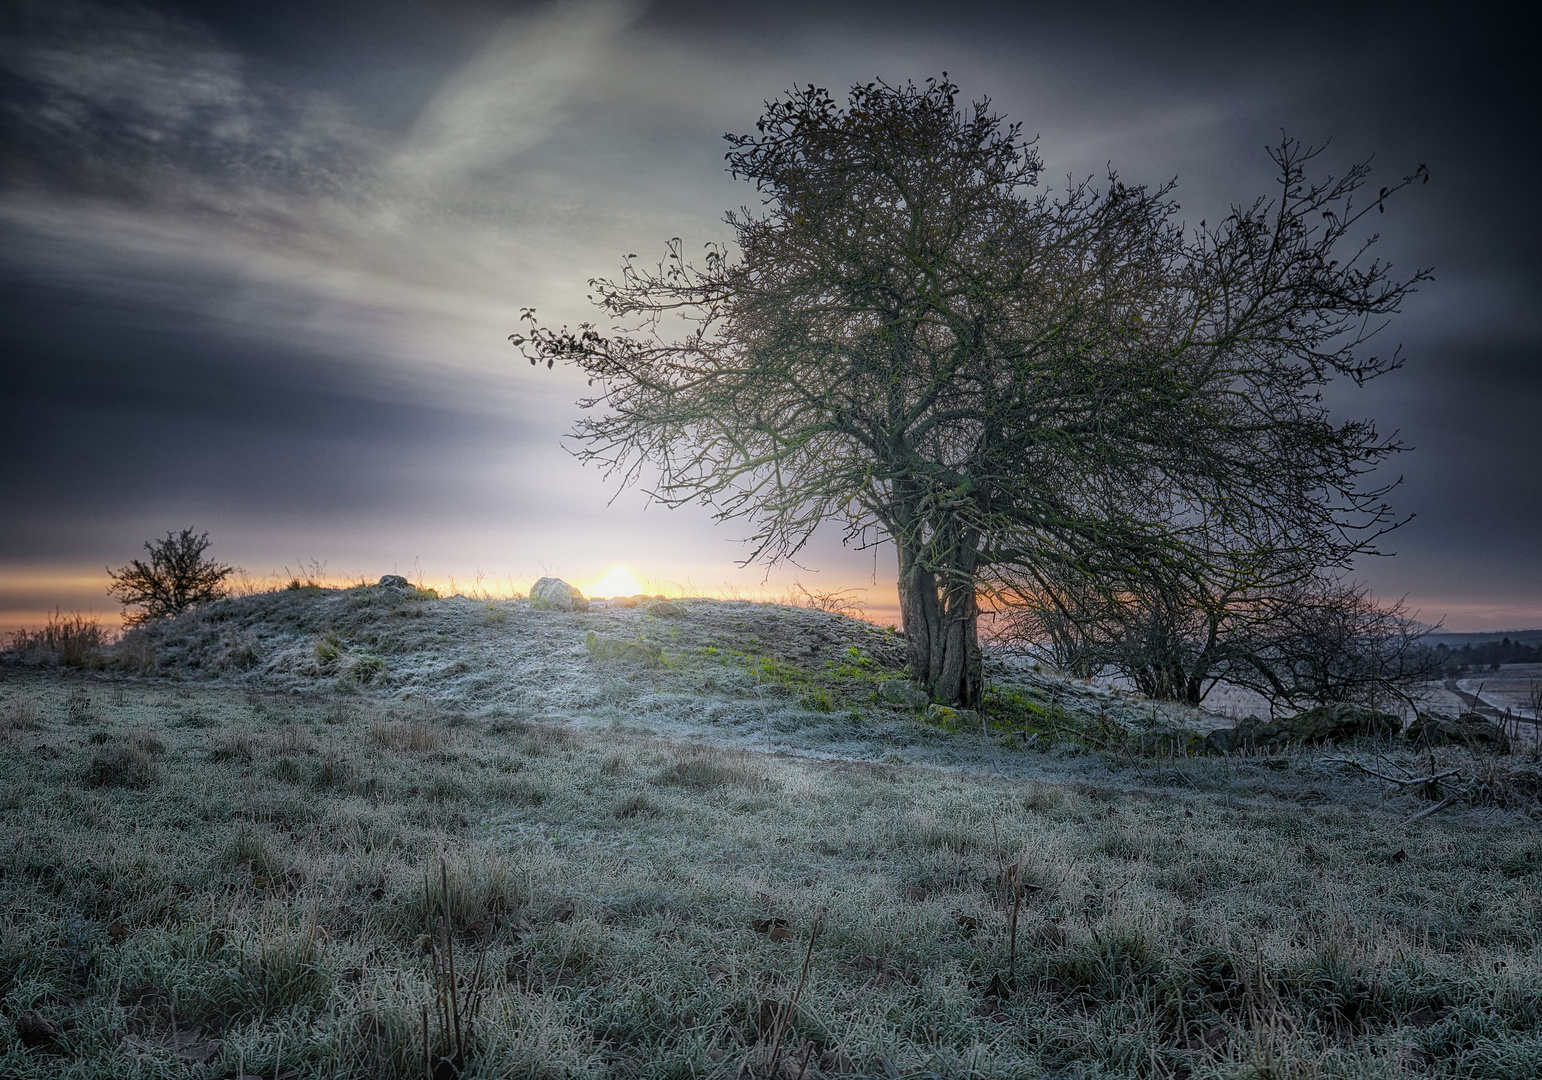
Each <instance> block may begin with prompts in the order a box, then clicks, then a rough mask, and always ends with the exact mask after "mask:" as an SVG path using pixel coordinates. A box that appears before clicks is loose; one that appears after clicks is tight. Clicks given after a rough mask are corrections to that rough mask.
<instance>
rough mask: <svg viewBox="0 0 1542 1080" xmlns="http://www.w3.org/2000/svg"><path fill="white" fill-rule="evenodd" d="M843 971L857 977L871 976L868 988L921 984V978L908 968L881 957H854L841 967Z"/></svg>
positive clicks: (867, 984)
mask: <svg viewBox="0 0 1542 1080" xmlns="http://www.w3.org/2000/svg"><path fill="white" fill-rule="evenodd" d="M841 970H842V971H845V972H848V973H851V974H857V975H871V976H872V978H870V979H868V981H867V983H866V986H867V987H874V986H879V987H882V986H889V985H891V984H894V983H904V984H905V985H906V986H917V985H919V984H920V982H921V976H920V975H918V974H916V973H915V972H914V971H911V970H910V969H909V968H907V967H902V966H901V965H899V964H895V963H892V962H891V961H889V960H885V959H884V958H883V957H881V956H854V957H852V958H851V959H850V960H848V961H846V962H845V963H844V964H842V965H841Z"/></svg>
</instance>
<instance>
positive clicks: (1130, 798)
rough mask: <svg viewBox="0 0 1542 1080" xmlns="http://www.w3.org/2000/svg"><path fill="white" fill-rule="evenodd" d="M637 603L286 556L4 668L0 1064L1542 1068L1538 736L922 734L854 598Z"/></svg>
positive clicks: (134, 1068) (1143, 1071) (885, 1072)
mask: <svg viewBox="0 0 1542 1080" xmlns="http://www.w3.org/2000/svg"><path fill="white" fill-rule="evenodd" d="M664 610H665V609H662V608H661V609H658V611H659V612H660V614H655V613H651V612H649V611H647V610H645V609H637V610H625V609H619V608H616V609H604V608H602V609H600V610H597V611H596V612H593V613H591V614H588V615H568V614H562V613H543V612H531V611H529V610H528V607H524V606H521V605H518V604H512V603H505V604H501V605H500V604H492V605H488V604H479V603H473V602H470V601H460V600H446V601H436V600H427V601H421V602H415V603H414V604H408V605H406V606H403V605H400V604H396V605H392V604H387V605H385V606H381V605H380V604H379V603H378V602H377V598H376V597H375V596H374V595H373V594H371V593H370V592H369V591H368V590H355V591H352V592H349V593H334V592H327V591H325V590H318V591H316V592H314V593H310V594H306V593H305V592H304V591H303V590H302V591H300V592H299V593H294V594H289V595H280V596H276V597H270V598H268V599H266V600H264V599H262V598H247V599H245V600H242V601H239V602H236V603H233V604H231V605H228V606H226V607H223V608H219V609H212V610H211V611H210V612H207V613H206V614H205V615H202V616H199V617H197V618H191V619H187V620H183V621H180V622H179V623H176V624H167V625H165V626H163V627H160V628H158V629H157V632H156V635H157V636H156V637H155V639H154V642H153V644H154V649H153V655H152V652H150V651H146V649H145V648H143V647H139V648H140V651H139V652H138V653H136V654H135V655H137V656H139V657H140V658H141V662H143V663H146V664H148V665H149V666H150V669H151V670H152V672H155V673H154V674H150V675H140V676H137V677H126V676H123V675H106V676H101V675H91V674H79V673H69V672H57V671H48V670H35V669H29V668H20V667H17V666H16V665H14V664H12V665H9V666H5V667H0V676H3V681H0V987H3V997H0V1011H3V1017H0V1075H3V1076H5V1077H7V1078H9V1077H16V1078H18V1080H27V1078H33V1077H37V1078H42V1077H55V1076H78V1077H97V1076H122V1077H136V1078H141V1077H143V1078H153V1077H167V1078H170V1077H179V1078H194V1080H200V1078H208V1080H212V1078H216V1077H235V1076H237V1075H246V1076H251V1077H259V1076H260V1077H272V1076H278V1077H281V1078H284V1077H286V1078H289V1080H298V1078H300V1077H358V1078H361V1080H363V1078H377V1077H402V1078H404V1080H405V1078H409V1077H421V1076H423V1075H424V1073H425V1070H424V1064H423V1055H424V1053H425V1050H427V1052H428V1054H429V1056H430V1058H431V1059H434V1060H435V1061H437V1060H438V1059H440V1058H444V1057H448V1058H450V1059H452V1060H451V1062H450V1063H448V1064H446V1063H443V1062H440V1063H439V1064H437V1065H436V1064H434V1062H433V1061H431V1062H430V1067H429V1069H428V1071H429V1073H431V1074H432V1075H434V1076H436V1077H440V1078H444V1077H449V1076H464V1077H495V1076H497V1077H505V1076H513V1077H595V1078H600V1077H627V1076H637V1077H678V1076H696V1077H724V1078H727V1077H740V1076H745V1077H748V1076H766V1075H770V1074H771V1073H772V1072H774V1073H775V1074H776V1075H778V1076H782V1077H786V1078H793V1077H796V1076H798V1075H800V1074H801V1075H802V1076H804V1077H819V1076H835V1075H861V1076H937V1077H942V1076H949V1077H952V1076H958V1077H963V1076H970V1077H1022V1076H1039V1075H1047V1076H1067V1077H1069V1076H1079V1077H1093V1076H1099V1077H1167V1076H1174V1077H1205V1078H1208V1077H1255V1078H1261V1077H1274V1078H1280V1077H1367V1078H1370V1077H1394V1076H1406V1075H1420V1076H1449V1077H1458V1076H1460V1077H1482V1078H1487V1077H1523V1076H1535V1075H1542V950H1539V945H1542V890H1539V877H1538V873H1537V869H1538V867H1539V866H1542V835H1539V833H1538V831H1537V828H1536V826H1535V825H1534V824H1533V815H1534V814H1535V812H1536V809H1537V807H1538V805H1539V804H1538V798H1539V795H1542V772H1539V769H1538V762H1537V761H1536V760H1535V758H1527V759H1525V760H1516V759H1513V758H1507V759H1493V758H1486V757H1483V756H1480V755H1475V754H1474V753H1473V752H1471V751H1468V750H1465V749H1456V748H1451V747H1446V748H1441V749H1438V750H1436V751H1435V752H1434V753H1433V755H1429V754H1422V753H1421V754H1417V755H1416V754H1413V753H1411V752H1410V751H1409V750H1406V749H1402V748H1400V747H1399V745H1398V744H1395V743H1384V744H1381V745H1377V746H1366V747H1358V748H1356V747H1350V748H1346V750H1341V751H1340V752H1339V753H1340V754H1343V753H1345V752H1347V753H1348V754H1349V755H1350V756H1354V757H1357V758H1358V759H1359V760H1360V761H1361V762H1362V763H1363V764H1367V765H1368V767H1373V768H1374V769H1375V771H1378V772H1383V773H1387V774H1388V775H1405V776H1413V775H1417V774H1418V773H1420V772H1427V771H1429V770H1430V769H1432V768H1433V770H1434V771H1435V772H1437V773H1446V772H1451V771H1454V772H1455V773H1457V774H1458V775H1456V776H1452V777H1447V778H1445V779H1443V780H1442V781H1439V782H1438V786H1439V787H1440V788H1441V790H1440V791H1427V790H1424V789H1423V787H1418V786H1410V785H1407V784H1403V785H1399V784H1392V783H1387V782H1384V781H1381V780H1378V779H1376V778H1374V777H1372V776H1369V775H1366V774H1364V773H1361V772H1356V771H1355V770H1353V769H1352V768H1350V767H1348V766H1346V765H1343V764H1340V763H1337V762H1334V761H1331V760H1324V758H1325V757H1327V756H1332V755H1326V754H1325V753H1324V751H1321V750H1317V751H1300V752H1292V753H1286V754H1274V755H1268V756H1262V757H1240V758H1223V759H1210V758H1182V757H1179V758H1172V757H1165V758H1161V757H1159V758H1154V759H1148V758H1141V757H1139V756H1132V755H1130V754H1129V753H1127V752H1124V751H1119V752H1112V753H1104V752H1101V751H1089V749H1088V748H1087V745H1086V743H1085V742H1076V741H1059V742H1056V741H1050V742H1035V741H1033V740H1025V739H1023V738H1021V737H1019V735H1018V734H1015V733H1014V732H1013V731H1011V730H1010V729H1001V730H996V729H992V730H980V729H977V728H971V727H969V726H967V725H966V726H964V727H960V728H957V729H952V730H949V729H945V728H939V727H938V726H937V725H935V724H929V723H927V722H924V721H923V720H922V719H921V718H920V717H919V716H918V715H917V714H916V713H915V712H914V710H911V711H908V712H907V711H906V710H905V709H903V708H897V707H894V706H890V705H886V704H884V703H883V701H882V700H881V698H880V697H879V696H878V695H876V694H875V693H874V690H873V688H874V686H875V684H874V683H873V682H872V680H873V679H874V678H876V677H878V676H881V675H882V674H883V673H884V672H885V671H886V670H887V669H886V668H885V667H884V665H885V664H888V663H891V662H892V659H893V658H892V656H891V655H890V651H891V650H892V641H891V640H890V639H888V638H886V637H885V635H884V634H883V633H882V632H881V631H875V630H872V629H871V628H867V627H864V626H863V625H862V624H854V623H849V622H847V621H845V620H839V619H836V618H834V617H832V616H824V615H819V614H818V613H812V612H798V611H795V610H792V609H776V608H766V607H761V606H756V605H748V604H741V605H735V604H700V605H697V606H695V607H692V608H691V609H690V610H689V611H687V612H686V613H685V614H684V615H678V614H677V615H673V616H669V617H666V616H665V615H664V614H662V613H663V612H664ZM588 629H598V630H601V631H604V632H605V633H608V634H613V635H621V636H622V637H625V636H627V635H630V639H632V640H646V639H648V638H649V637H652V638H653V639H656V640H658V641H661V642H663V643H666V644H668V645H669V649H670V650H673V651H669V650H666V651H665V653H664V654H663V656H664V660H665V661H666V663H665V664H664V666H662V667H659V668H657V669H648V668H639V667H636V666H628V665H626V664H623V663H620V662H602V661H596V660H594V659H593V658H592V657H590V656H589V654H588V652H587V651H586V650H585V648H584V646H583V644H582V642H583V640H584V637H583V635H584V634H585V633H587V632H588ZM620 639H621V638H618V640H620ZM713 642H716V644H713ZM734 643H737V644H738V645H739V646H741V648H740V649H739V650H737V651H735V650H733V649H731V648H730V646H731V645H732V644H734ZM853 650H854V651H853ZM800 658H801V659H800ZM795 661H796V662H795ZM997 677H998V678H1010V677H1011V676H1010V673H998V676H997ZM1016 677H1018V678H1020V679H1027V680H1029V681H1028V682H1020V683H1018V684H1017V685H1019V686H1020V687H1022V689H1021V690H1020V691H1016V692H1017V693H1020V694H1021V695H1027V696H1023V697H1020V698H1018V699H1013V700H1021V701H1024V702H1029V703H1030V704H1031V702H1032V701H1034V700H1042V701H1044V702H1045V703H1046V704H1045V705H1040V706H1033V708H1035V709H1039V710H1040V713H1033V715H1040V714H1041V713H1042V714H1043V715H1044V716H1046V717H1049V718H1051V719H1053V717H1055V716H1060V715H1065V716H1066V717H1068V718H1074V717H1080V721H1078V722H1083V723H1088V724H1096V723H1103V722H1106V721H1107V719H1108V718H1110V717H1113V716H1126V717H1130V718H1133V719H1137V720H1138V719H1139V718H1140V717H1142V716H1145V715H1146V713H1147V712H1148V711H1149V710H1148V706H1147V705H1146V704H1143V703H1142V702H1141V701H1140V700H1139V699H1135V698H1130V697H1128V696H1121V695H1117V694H1113V693H1110V692H1108V691H1099V690H1094V689H1091V688H1080V689H1079V688H1077V687H1075V686H1073V685H1071V684H1068V683H1058V682H1056V681H1054V680H1052V679H1042V678H1040V679H1039V681H1037V682H1034V681H1032V680H1033V679H1034V678H1037V677H1036V676H1033V674H1032V673H1031V672H1028V671H1021V672H1018V675H1017V676H1016ZM243 684H244V685H243ZM1033 695H1039V697H1034V696H1033ZM1022 707H1024V708H1027V707H1028V706H1027V705H1024V706H1022ZM1046 709H1047V710H1048V711H1045V710H1046ZM1057 710H1066V711H1065V712H1064V713H1062V712H1060V711H1057ZM1153 715H1155V714H1154V713H1153ZM1100 717H1101V718H1104V719H1101V720H1100V719H1099V718H1100ZM1121 722H1123V721H1121ZM1400 770H1404V771H1401V772H1400ZM1457 794H1461V795H1462V797H1461V799H1460V800H1458V801H1456V802H1455V803H1452V804H1450V805H1444V804H1442V803H1441V802H1440V801H1439V800H1440V799H1441V798H1442V797H1443V796H1445V795H1457ZM1431 810H1434V811H1435V813H1434V814H1433V816H1425V817H1424V818H1423V819H1422V820H1410V819H1412V818H1414V817H1416V816H1417V815H1421V814H1424V813H1425V812H1426V811H1431ZM1014 922H1015V925H1016V933H1015V935H1014V933H1013V926H1014ZM1014 941H1015V958H1014ZM452 954H453V961H454V964H455V970H456V976H455V978H454V979H453V980H452V979H451V977H450V975H449V964H450V961H451V959H452ZM452 985H453V987H454V992H453V995H452V993H451V987H452ZM452 999H453V1000H452ZM455 1010H459V1011H460V1012H461V1013H462V1014H463V1017H462V1022H461V1024H460V1028H459V1030H460V1035H459V1038H458V1039H457V1037H456V1036H455V1035H454V1032H455V1030H456V1025H455V1023H454V1020H453V1015H452V1014H453V1012H454V1011H455ZM473 1012H474V1013H475V1017H476V1018H475V1020H474V1021H472V1022H467V1021H466V1019H465V1015H464V1014H470V1013H473Z"/></svg>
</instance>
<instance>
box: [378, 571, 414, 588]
mask: <svg viewBox="0 0 1542 1080" xmlns="http://www.w3.org/2000/svg"><path fill="white" fill-rule="evenodd" d="M375 587H376V588H379V589H406V588H410V587H411V586H410V585H409V584H408V582H407V579H406V578H404V577H402V576H401V575H400V574H386V575H385V576H384V577H382V578H381V579H380V580H379V581H377V582H375Z"/></svg>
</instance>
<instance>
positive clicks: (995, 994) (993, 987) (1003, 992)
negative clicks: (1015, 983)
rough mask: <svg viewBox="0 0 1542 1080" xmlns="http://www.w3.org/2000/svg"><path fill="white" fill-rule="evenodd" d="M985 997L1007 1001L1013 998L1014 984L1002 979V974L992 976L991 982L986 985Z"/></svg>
mask: <svg viewBox="0 0 1542 1080" xmlns="http://www.w3.org/2000/svg"><path fill="white" fill-rule="evenodd" d="M985 996H986V997H988V998H995V999H996V1000H997V1001H1007V1000H1008V999H1010V998H1011V997H1012V982H1011V980H1010V979H1004V978H1002V977H1001V972H999V971H998V972H996V974H994V975H992V976H991V981H990V982H988V983H987V984H986V985H985Z"/></svg>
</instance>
